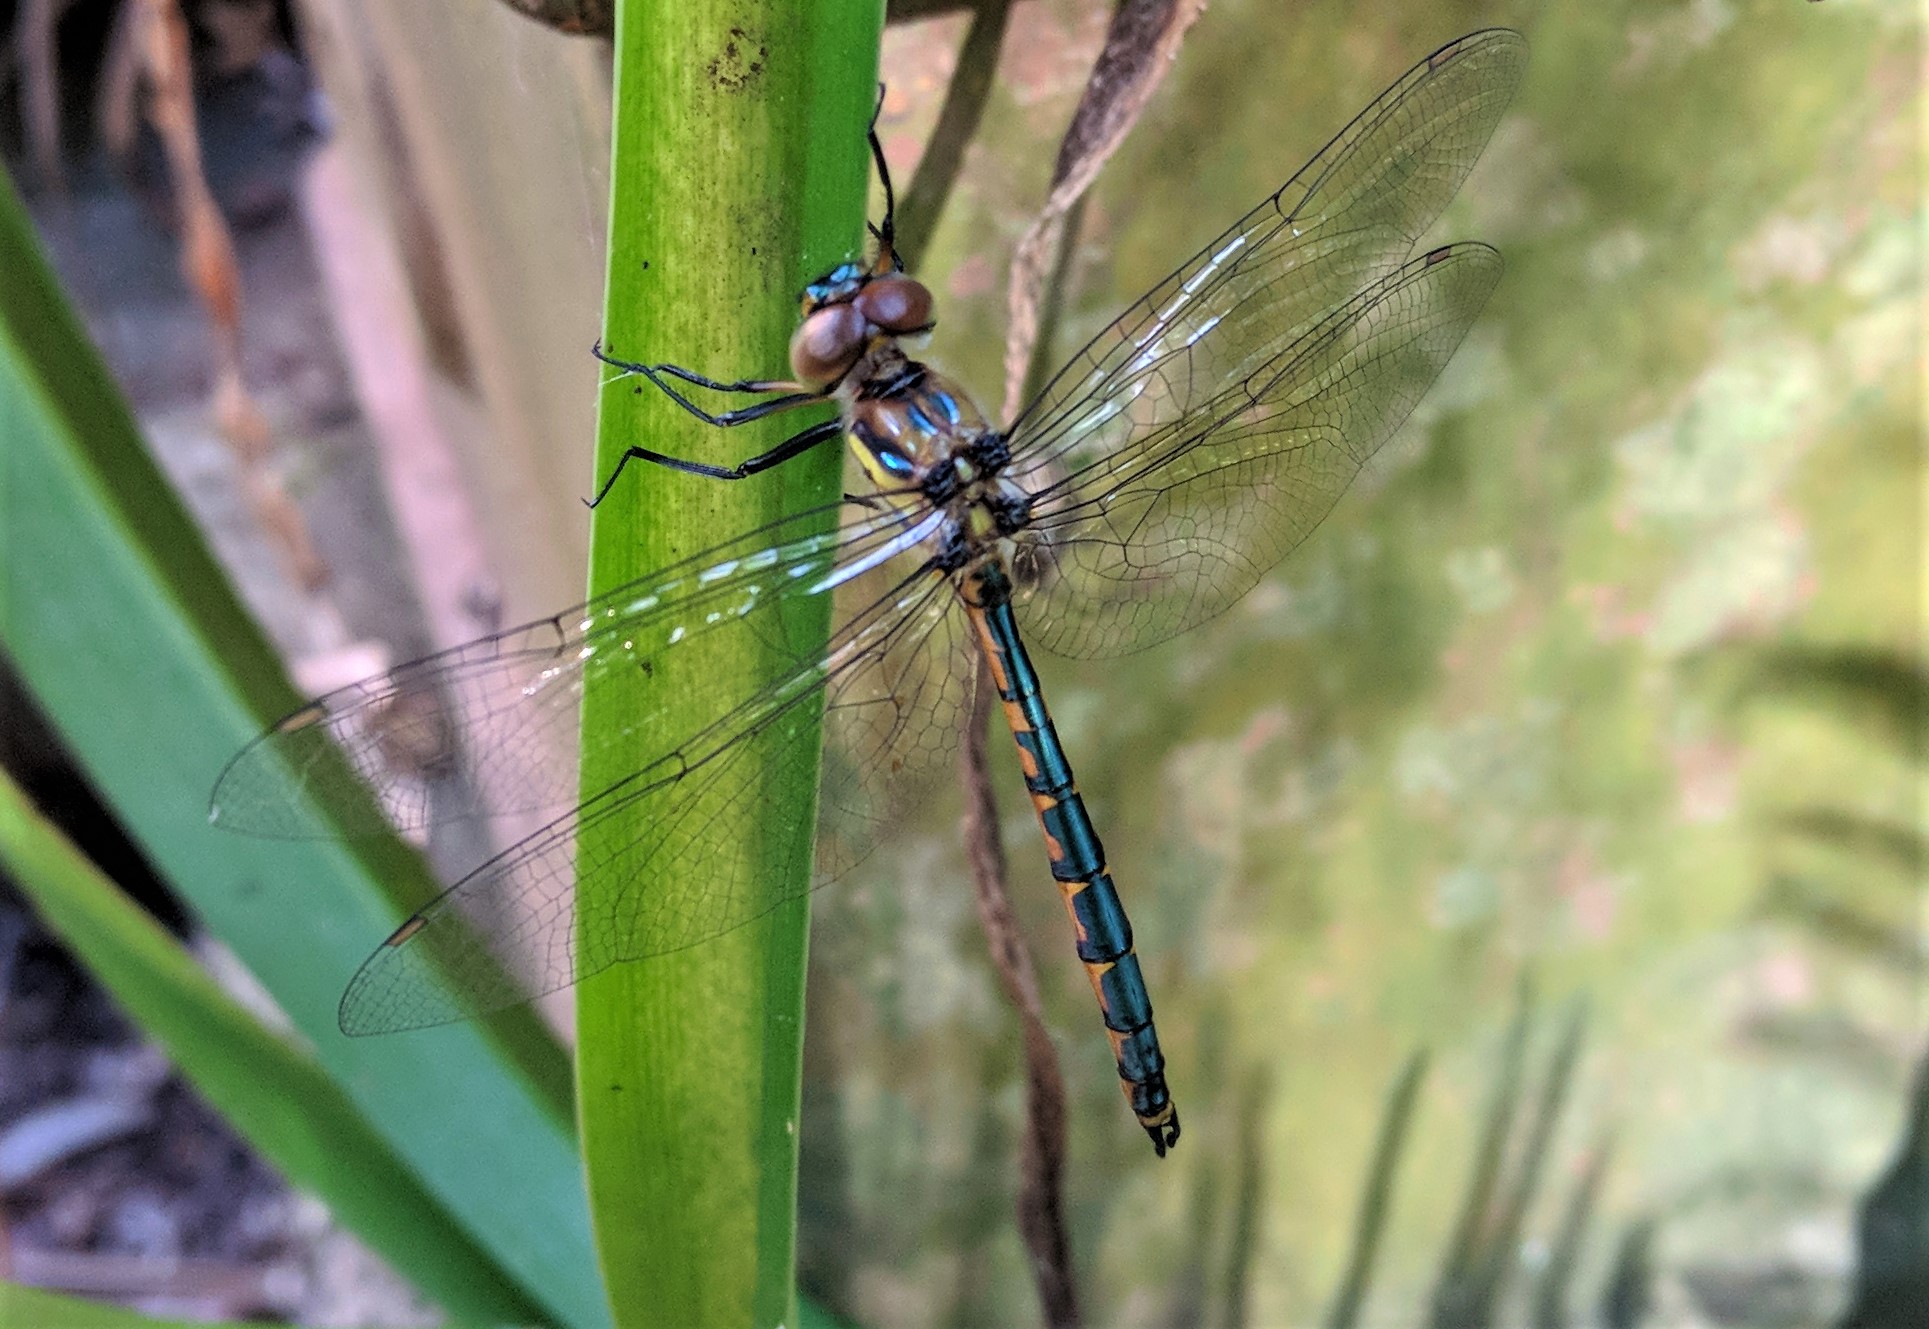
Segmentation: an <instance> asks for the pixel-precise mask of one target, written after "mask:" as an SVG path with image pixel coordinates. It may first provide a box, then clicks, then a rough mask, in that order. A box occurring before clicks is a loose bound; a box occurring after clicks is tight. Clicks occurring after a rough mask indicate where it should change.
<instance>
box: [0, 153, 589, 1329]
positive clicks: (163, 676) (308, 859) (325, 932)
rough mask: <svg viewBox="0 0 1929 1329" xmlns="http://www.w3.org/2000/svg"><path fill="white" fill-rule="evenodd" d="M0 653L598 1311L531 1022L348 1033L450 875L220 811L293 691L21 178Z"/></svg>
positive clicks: (569, 1159)
mask: <svg viewBox="0 0 1929 1329" xmlns="http://www.w3.org/2000/svg"><path fill="white" fill-rule="evenodd" d="M0 648H4V649H5V650H6V651H7V652H8V653H9V655H11V657H12V658H13V661H14V663H15V665H16V667H17V668H18V669H19V671H20V674H21V676H22V677H23V678H24V679H25V681H26V684H27V686H28V688H29V689H30V690H31V691H32V692H33V693H34V694H35V695H36V697H37V698H38V699H39V701H40V704H41V706H42V707H43V708H44V709H45V711H46V712H47V714H48V716H49V717H50V718H51V720H52V721H53V723H54V724H55V726H56V727H57V728H58V729H59V730H60V732H61V734H62V735H63V737H64V739H65V741H66V744H67V746H68V748H69V750H70V751H72V752H73V753H74V754H75V755H76V757H77V758H78V759H79V761H80V762H81V764H82V765H83V766H84V768H85V769H86V771H87V773H88V775H89V776H90V778H91V779H92V781H93V784H94V787H95V788H96V789H97V790H98V791H99V792H100V793H101V795H102V796H103V797H104V798H105V799H106V800H107V801H108V802H109V803H110V804H111V805H112V806H113V807H114V809H115V811H116V813H117V814H118V816H119V818H120V820H121V822H122V823H123V824H124V825H125V826H126V827H127V828H128V830H129V831H130V832H131V833H132V834H133V836H134V837H135V839H136V840H137V841H138V842H139V843H140V844H141V846H142V848H143V849H144V850H145V852H146V854H147V856H148V858H149V860H150V861H151V862H153V863H154V864H155V865H156V866H157V867H158V868H159V870H160V871H161V872H162V873H163V874H165V875H166V877H167V878H168V880H169V881H170V882H172V883H173V885H174V887H175V889H176V890H177V891H179V892H180V893H181V894H182V895H183V896H184V897H185V898H186V899H187V900H189V902H190V903H191V904H192V905H193V906H194V908H195V911H196V913H197V915H198V916H199V917H200V919H201V920H202V921H203V922H204V923H205V924H206V925H207V926H208V927H209V928H210V929H211V930H212V931H213V932H214V933H215V935H217V936H219V937H220V938H221V939H222V940H223V941H224V942H226V943H227V944H228V946H229V947H231V948H232V949H233V950H234V951H235V953H236V954H237V955H238V956H239V957H240V958H241V960H242V961H243V963H245V964H246V965H247V966H248V967H249V968H250V969H251V970H253V972H254V973H255V975H256V976H257V977H259V978H260V979H261V981H262V982H263V983H264V984H266V985H267V987H268V989H269V990H270V991H271V992H272V993H273V994H274V996H275V999H276V1000H277V1001H278V1002H279V1003H280V1004H281V1007H282V1009H283V1010H285V1011H286V1012H287V1013H288V1015H289V1017H290V1018H291V1019H292V1020H293V1021H294V1023H295V1025H296V1027H297V1028H299V1029H300V1030H301V1031H302V1032H303V1033H304V1034H305V1035H306V1036H307V1037H308V1039H309V1040H310V1041H311V1042H312V1043H313V1044H314V1047H315V1053H316V1058H317V1060H318V1061H319V1062H320V1063H321V1065H322V1066H323V1068H324V1069H325V1070H326V1071H327V1072H328V1074H329V1075H330V1076H331V1077H332V1078H333V1079H334V1080H335V1081H336V1082H337V1083H338V1084H340V1085H341V1086H342V1088H343V1089H344V1091H345V1092H346V1093H347V1094H348V1095H349V1097H350V1098H352V1099H353V1100H354V1101H355V1103H356V1104H357V1105H358V1106H359V1107H360V1108H361V1109H362V1111H363V1112H365V1113H366V1114H367V1115H368V1117H369V1119H370V1121H371V1123H372V1124H373V1125H374V1127H375V1129H376V1130H377V1131H379V1132H380V1133H381V1134H382V1136H383V1137H384V1138H385V1139H387V1140H388V1141H389V1143H390V1145H391V1146H392V1148H393V1149H394V1150H395V1152H396V1153H397V1154H398V1155H399V1156H400V1157H402V1158H403V1159H405V1160H406V1161H407V1163H408V1165H409V1166H410V1167H411V1168H413V1169H414V1170H415V1172H416V1174H417V1176H418V1177H419V1178H420V1180H421V1182H422V1184H423V1185H424V1186H425V1187H426V1188H427V1189H428V1190H429V1192H430V1193H432V1194H433V1195H434V1196H435V1197H436V1198H437V1199H438V1200H439V1201H441V1203H442V1204H443V1205H444V1206H446V1207H447V1208H448V1210H449V1211H450V1212H451V1213H453V1214H456V1215H458V1216H459V1218H460V1221H462V1222H463V1223H464V1224H465V1225H466V1226H467V1227H468V1228H469V1231H470V1232H471V1234H472V1235H473V1236H474V1237H475V1239H476V1240H477V1241H478V1242H479V1243H480V1244H481V1245H482V1246H483V1247H484V1248H486V1249H487V1250H488V1251H489V1252H490V1253H491V1254H492V1255H493V1257H494V1258H495V1259H496V1260H497V1261H498V1262H499V1263H500V1264H501V1266H502V1268H503V1269H504V1270H506V1271H507V1272H508V1273H509V1274H510V1276H511V1277H513V1278H514V1279H515V1280H516V1281H517V1282H518V1283H519V1284H520V1285H521V1286H522V1287H523V1288H524V1289H525V1290H526V1291H527V1292H528V1294H529V1295H530V1296H531V1297H532V1298H533V1299H535V1300H536V1301H537V1302H538V1303H539V1304H540V1305H542V1306H543V1307H544V1308H545V1310H546V1311H547V1313H548V1314H549V1315H551V1316H553V1317H554V1318H555V1319H556V1320H557V1321H559V1322H561V1323H564V1324H569V1325H573V1326H593V1325H598V1324H601V1323H603V1322H605V1321H606V1319H607V1314H608V1313H607V1310H606V1309H605V1307H604V1304H603V1298H602V1295H601V1291H600V1288H599V1285H598V1278H597V1275H596V1266H595V1259H594V1254H593V1251H592V1249H591V1245H590V1237H589V1224H588V1210H587V1206H586V1205H585V1203H584V1199H583V1187H582V1179H581V1171H580V1166H579V1162H578V1158H577V1155H576V1151H575V1143H574V1140H573V1137H572V1134H571V1131H570V1123H569V1119H568V1110H567V1107H566V1106H565V1104H566V1101H567V1095H568V1090H567V1084H568V1081H567V1072H566V1070H565V1068H564V1065H563V1062H562V1059H561V1057H560V1054H559V1053H558V1052H557V1050H556V1049H555V1047H554V1045H553V1043H552V1042H550V1041H549V1040H548V1039H547V1038H546V1037H545V1036H543V1035H542V1034H541V1032H540V1028H539V1026H538V1025H537V1024H536V1022H535V1021H534V1019H533V1017H530V1016H523V1017H521V1018H519V1019H509V1020H505V1021H498V1022H496V1023H494V1024H492V1025H491V1026H489V1027H487V1028H484V1027H480V1026H463V1027H459V1028H454V1029H447V1030H432V1031H427V1032H424V1033H422V1034H418V1035H410V1036H398V1037H393V1038H378V1039H354V1040H351V1039H346V1038H343V1037H341V1036H340V1034H339V1033H338V1031H337V1030H336V1028H335V1005H336V999H337V998H338V996H339V995H340V993H341V990H342V986H343V984H344V983H345V982H346V981H347V979H348V976H349V975H350V974H352V973H353V972H354V970H355V967H356V965H357V964H358V963H359V961H360V960H361V959H362V957H363V956H364V955H365V954H366V953H367V951H368V950H369V948H370V947H372V946H373V945H374V944H375V943H377V942H378V941H379V940H380V939H381V938H382V937H383V936H385V935H386V934H387V933H388V932H389V930H390V929H392V928H393V927H394V926H395V924H396V923H398V922H400V921H401V919H402V917H403V916H404V915H405V914H406V912H407V906H413V905H417V904H420V903H421V902H422V901H424V900H426V899H427V898H428V897H429V895H430V894H431V893H432V892H433V889H434V886H433V883H432V882H431V880H430V879H429V876H428V874H427V871H426V869H425V868H424V867H423V865H422V862H421V859H420V857H419V856H418V855H417V854H415V853H414V852H413V851H412V850H410V849H408V848H407V847H406V846H405V845H403V844H401V842H400V841H397V840H394V839H392V838H388V839H374V840H361V841H357V842H355V843H353V844H347V843H342V842H337V841H318V842H305V843H289V842H285V841H261V840H250V839H246V838H243V837H241V836H237V835H230V834H227V833H224V832H221V831H217V830H215V829H214V828H212V827H210V826H209V825H208V824H207V794H208V790H209V789H210V788H212V787H213V784H214V780H215V777H216V775H217V774H218V773H219V772H220V770H221V768H222V766H223V764H224V763H225V762H226V760H227V759H228V757H229V756H231V755H232V754H233V753H234V752H235V751H236V750H237V749H239V748H240V747H241V746H242V744H244V743H245V742H247V741H248V740H249V739H250V738H252V737H253V736H254V735H255V734H256V733H258V732H259V731H260V730H261V729H263V728H264V727H266V726H267V725H268V724H269V723H270V722H271V721H272V720H273V719H274V718H275V717H276V716H278V715H280V714H282V713H284V712H286V711H287V710H289V709H291V708H292V707H293V705H294V704H295V703H296V701H297V698H296V697H295V696H294V694H293V692H292V691H291V690H290V688H289V685H288V683H287V681H286V678H285V676H284V674H283V672H282V668H281V665H280V662H279V661H278V660H277V659H276V658H275V656H274V653H273V652H272V651H271V650H270V649H269V647H268V645H267V643H266V642H265V641H264V640H263V639H262V636H261V634H260V632H259V630H258V629H257V628H256V627H255V625H254V624H253V623H252V622H251V621H250V620H249V618H248V616H247V614H246V612H245V611H244V610H243V609H242V608H241V606H240V605H239V604H238V603H237V602H236V600H235V598H234V595H233V592H232V591H231V589H230V588H229V586H228V583H227V580H226V578H225V577H223V576H222V574H221V572H220V569H219V568H218V567H217V566H216V565H215V563H214V562H213V560H212V559H211V558H210V557H209V555H208V552H207V548H206V546H205V544H204V543H203V541H202V539H201V536H200V533H199V532H198V531H197V530H196V529H195V528H194V526H193V524H192V523H191V522H190V521H189V519H188V517H187V515H186V514H185V513H184V512H183V511H182V509H181V507H180V505H179V503H178V502H176V500H175V498H174V496H173V494H172V492H171V490H170V489H169V487H168V484H167V481H166V480H165V478H164V477H163V476H162V475H161V474H160V473H159V471H157V470H156V469H155V467H154V465H153V463H152V461H151V460H150V459H149V458H148V456H147V455H146V453H145V452H144V451H143V449H142V446H141V442H140V438H139V435H138V433H137V431H136V429H135V426H134V422H133V420H132V419H131V418H130V416H129V415H128V412H127V408H126V405H125V404H124V402H123V400H122V398H121V395H120V393H119V391H118V389H117V388H116V386H115V384H114V382H113V380H112V379H111V378H110V377H109V376H108V374H107V371H106V368H105V367H104V366H103V365H102V364H101V362H100V358H99V356H98V355H97V354H96V353H95V351H94V349H93V347H92V346H91V345H90V344H89V342H88V341H87V338H86V336H85V334H84V332H83V331H82V329H81V327H80V325H79V323H78V321H77V320H76V319H75V317H74V315H73V312H72V311H71V310H70V309H69V308H68V307H67V305H66V303H65V301H64V300H63V299H62V297H61V294H60V291H59V288H58V286H57V284H56V282H55V280H54V277H53V275H52V273H51V272H50V271H49V270H48V268H47V265H46V263H45V260H44V259H43V257H42V256H41V254H40V251H39V248H38V246H37V244H36V242H35V239H34V236H33V233H32V230H31V228H30V227H29V225H28V221H27V218H26V215H25V213H24V212H23V210H22V209H21V207H20V204H19V201H18V199H17V198H16V197H15V195H14V193H13V191H12V187H11V184H10V183H9V182H7V181H5V180H4V179H0ZM313 816H314V818H315V819H316V820H317V822H318V824H322V825H327V824H329V822H328V814H327V812H326V811H325V810H321V809H315V810H313ZM398 902H399V903H398Z"/></svg>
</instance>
